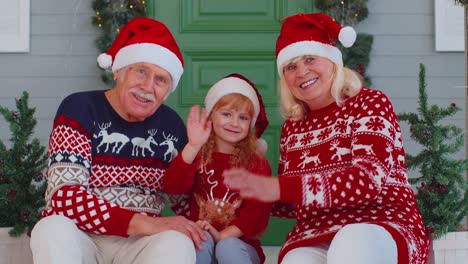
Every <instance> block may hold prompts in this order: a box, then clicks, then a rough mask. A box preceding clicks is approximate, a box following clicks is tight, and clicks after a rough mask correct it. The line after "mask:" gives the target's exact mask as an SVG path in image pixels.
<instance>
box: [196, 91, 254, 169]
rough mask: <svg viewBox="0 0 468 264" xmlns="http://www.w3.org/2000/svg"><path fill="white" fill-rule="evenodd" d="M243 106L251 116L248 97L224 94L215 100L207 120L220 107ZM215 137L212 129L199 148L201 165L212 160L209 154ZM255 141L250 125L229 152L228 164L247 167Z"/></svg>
mask: <svg viewBox="0 0 468 264" xmlns="http://www.w3.org/2000/svg"><path fill="white" fill-rule="evenodd" d="M245 106H247V112H248V113H249V114H250V117H251V118H252V117H253V114H254V106H253V104H252V101H250V99H248V98H247V97H245V96H244V95H241V94H237V93H231V94H226V95H224V96H223V97H221V98H220V99H219V100H218V102H216V104H215V105H214V107H213V109H212V110H211V112H210V115H209V116H208V120H210V119H211V116H212V115H213V113H214V112H216V111H217V110H218V109H219V108H221V107H229V108H233V109H240V108H242V107H245ZM215 137H216V134H215V132H214V130H212V131H211V135H210V137H209V138H208V141H207V142H206V143H205V145H203V147H202V149H201V164H203V165H207V164H209V163H210V162H211V160H212V159H211V156H212V155H213V151H214V150H215V148H216V142H215ZM256 141H257V137H256V136H255V134H254V132H253V130H252V127H250V128H249V132H248V134H247V136H246V137H245V138H244V139H243V140H241V141H239V142H237V143H236V144H235V146H234V151H233V153H232V154H231V159H230V160H229V164H230V165H231V166H232V167H245V168H247V167H248V166H249V163H250V161H251V158H252V157H253V156H254V155H255V153H256Z"/></svg>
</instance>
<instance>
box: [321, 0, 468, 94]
mask: <svg viewBox="0 0 468 264" xmlns="http://www.w3.org/2000/svg"><path fill="white" fill-rule="evenodd" d="M467 1H468V0H467ZM366 3H367V0H315V7H316V8H318V9H320V10H322V12H324V13H326V14H328V15H329V16H330V17H332V18H333V19H335V21H336V22H338V23H339V24H340V25H342V26H355V25H356V24H358V23H359V22H361V21H362V20H364V19H366V18H367V15H368V10H367V4H366ZM373 42H374V37H373V36H372V35H369V34H363V33H358V34H357V38H356V42H355V43H354V45H353V46H352V47H351V48H343V46H341V44H340V43H337V45H338V46H339V47H340V50H341V51H342V53H343V63H344V65H346V66H347V67H349V68H351V69H354V70H355V71H357V72H358V73H360V74H361V75H362V76H363V77H364V80H365V84H366V86H370V84H371V80H370V78H369V77H368V76H367V74H366V69H367V66H368V65H369V54H370V51H371V48H372V44H373Z"/></svg>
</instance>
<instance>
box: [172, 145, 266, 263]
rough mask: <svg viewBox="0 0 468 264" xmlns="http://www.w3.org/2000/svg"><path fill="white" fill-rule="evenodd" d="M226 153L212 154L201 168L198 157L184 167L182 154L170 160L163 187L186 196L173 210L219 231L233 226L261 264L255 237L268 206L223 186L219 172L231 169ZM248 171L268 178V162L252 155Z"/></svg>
mask: <svg viewBox="0 0 468 264" xmlns="http://www.w3.org/2000/svg"><path fill="white" fill-rule="evenodd" d="M229 158H230V155H229V154H224V153H219V152H215V153H213V156H212V161H211V163H210V164H209V165H207V166H200V159H199V157H197V159H195V161H194V162H193V163H192V164H187V163H186V162H184V160H183V159H182V155H179V156H177V157H176V158H175V159H174V161H172V163H171V165H170V166H169V168H168V169H167V170H166V173H165V175H164V188H165V191H166V192H167V193H168V194H187V195H186V196H183V198H182V199H180V198H181V197H179V200H177V201H176V202H175V203H173V210H174V211H175V212H176V214H178V215H184V216H186V217H187V218H189V219H190V220H192V221H197V220H207V221H208V222H210V223H211V224H212V225H213V226H214V227H215V228H216V229H217V230H218V231H221V230H223V229H224V228H226V227H227V226H230V225H234V226H236V227H238V228H239V229H240V230H241V231H242V233H243V234H244V235H243V236H242V237H241V238H240V239H242V240H243V241H244V242H246V243H248V244H250V245H251V246H253V247H254V248H255V250H256V251H257V254H258V256H259V258H260V261H261V263H263V262H264V261H265V254H264V253H263V250H262V248H261V244H260V240H259V239H258V237H259V236H260V235H261V234H262V233H263V232H264V231H265V229H266V227H267V225H268V219H269V214H270V211H271V204H270V203H262V202H259V201H255V200H247V199H241V197H240V196H239V193H238V192H234V191H231V190H229V188H227V187H226V185H224V183H223V176H222V173H223V171H224V170H225V169H228V168H230V167H231V166H230V165H229ZM248 170H250V171H252V172H253V173H257V174H260V175H265V176H271V168H270V165H269V164H268V161H267V160H266V159H265V158H263V157H259V156H255V157H254V158H253V159H252V161H251V163H250V164H249V168H248Z"/></svg>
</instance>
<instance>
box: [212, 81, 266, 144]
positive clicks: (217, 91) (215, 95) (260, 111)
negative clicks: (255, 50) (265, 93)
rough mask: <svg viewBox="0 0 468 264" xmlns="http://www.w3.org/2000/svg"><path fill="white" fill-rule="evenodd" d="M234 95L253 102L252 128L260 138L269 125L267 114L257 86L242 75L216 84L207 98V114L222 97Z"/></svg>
mask: <svg viewBox="0 0 468 264" xmlns="http://www.w3.org/2000/svg"><path fill="white" fill-rule="evenodd" d="M233 93H236V94H242V95H243V96H245V97H247V98H248V99H250V101H251V102H252V104H253V107H254V115H253V118H252V124H251V127H255V136H257V138H260V137H261V136H262V134H263V132H264V131H265V129H266V128H267V127H268V123H269V122H268V118H267V115H266V112H265V105H264V104H263V100H262V96H261V95H260V93H259V92H258V90H257V88H256V87H255V85H254V84H253V83H252V82H251V81H250V80H249V79H247V78H246V77H245V76H243V75H241V74H238V73H233V74H230V75H228V76H226V77H224V78H222V79H221V80H219V81H218V82H216V83H215V84H214V85H213V86H212V87H211V88H210V90H209V91H208V93H207V94H206V97H205V109H206V112H207V114H209V113H210V112H211V110H213V107H214V106H215V105H216V103H217V102H218V101H219V99H221V97H223V96H225V95H227V94H233Z"/></svg>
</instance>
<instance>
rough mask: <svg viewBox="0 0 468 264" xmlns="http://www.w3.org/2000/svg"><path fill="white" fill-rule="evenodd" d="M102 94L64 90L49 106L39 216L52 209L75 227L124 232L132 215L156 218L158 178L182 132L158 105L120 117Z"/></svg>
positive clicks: (172, 114)
mask: <svg viewBox="0 0 468 264" xmlns="http://www.w3.org/2000/svg"><path fill="white" fill-rule="evenodd" d="M104 92H105V91H90V92H81V93H76V94H72V95H70V96H68V97H67V98H65V99H64V101H63V102H62V103H61V105H60V107H59V109H58V111H57V115H56V117H55V120H54V125H53V128H52V133H51V136H50V140H49V151H48V156H49V164H48V170H47V181H48V186H47V191H46V202H47V204H46V208H45V209H44V211H43V212H42V217H46V216H49V215H53V214H60V215H64V216H66V217H68V218H70V219H72V220H73V221H74V222H75V223H76V224H77V226H78V228H80V229H81V230H84V231H87V232H92V233H96V234H105V235H119V236H126V233H127V229H128V224H129V222H130V220H131V218H132V217H133V215H134V214H135V213H143V214H146V215H150V216H155V217H157V216H159V215H160V213H161V211H162V210H163V208H164V198H163V196H162V190H163V187H162V176H163V174H164V172H165V170H166V168H167V167H168V165H169V162H170V161H171V160H172V159H173V158H175V157H176V156H177V153H178V151H179V150H180V149H181V148H182V147H183V146H184V145H185V144H186V142H187V138H186V134H185V131H186V130H185V126H184V124H183V122H182V120H181V119H180V117H179V116H178V115H177V113H175V112H174V111H173V110H172V109H170V108H169V107H167V106H165V105H161V106H160V107H159V108H158V110H157V111H156V113H154V114H153V115H152V116H150V117H148V118H146V119H145V120H144V121H141V122H127V121H125V120H124V119H122V118H121V117H120V116H119V115H118V114H117V113H116V112H115V111H114V109H113V108H112V106H111V105H110V104H109V102H108V101H107V99H106V97H105V94H104Z"/></svg>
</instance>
